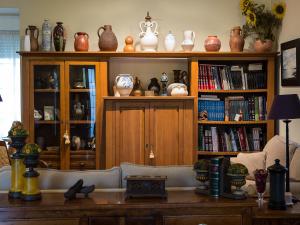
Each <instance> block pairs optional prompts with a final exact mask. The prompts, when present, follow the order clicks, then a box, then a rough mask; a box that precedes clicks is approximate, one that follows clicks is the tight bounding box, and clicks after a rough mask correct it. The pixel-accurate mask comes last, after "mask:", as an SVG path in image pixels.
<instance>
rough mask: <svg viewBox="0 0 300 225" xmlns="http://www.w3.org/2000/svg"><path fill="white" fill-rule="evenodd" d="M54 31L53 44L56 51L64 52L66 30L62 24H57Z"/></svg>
mask: <svg viewBox="0 0 300 225" xmlns="http://www.w3.org/2000/svg"><path fill="white" fill-rule="evenodd" d="M56 24H57V25H56V26H55V27H54V29H53V43H54V48H55V51H64V50H65V46H66V39H65V30H64V27H63V26H62V24H63V23H62V22H56Z"/></svg>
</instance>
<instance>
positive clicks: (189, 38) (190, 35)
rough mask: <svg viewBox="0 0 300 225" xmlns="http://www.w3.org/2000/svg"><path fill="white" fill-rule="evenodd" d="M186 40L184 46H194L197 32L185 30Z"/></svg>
mask: <svg viewBox="0 0 300 225" xmlns="http://www.w3.org/2000/svg"><path fill="white" fill-rule="evenodd" d="M183 36H184V40H183V42H182V45H193V44H194V42H195V32H194V31H192V30H185V31H184V32H183Z"/></svg>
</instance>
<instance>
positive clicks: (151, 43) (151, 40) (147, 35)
mask: <svg viewBox="0 0 300 225" xmlns="http://www.w3.org/2000/svg"><path fill="white" fill-rule="evenodd" d="M157 27H158V25H157V22H155V21H152V22H151V17H150V16H149V12H147V16H146V17H145V21H141V22H140V29H141V33H140V35H139V36H140V39H141V42H140V43H141V49H142V51H145V52H156V50H157V45H158V38H157V35H158V32H157ZM152 28H153V31H152Z"/></svg>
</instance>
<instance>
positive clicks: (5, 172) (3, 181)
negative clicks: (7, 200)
mask: <svg viewBox="0 0 300 225" xmlns="http://www.w3.org/2000/svg"><path fill="white" fill-rule="evenodd" d="M10 175H11V167H10V166H3V167H2V168H0V190H1V191H2V190H8V189H9V188H10Z"/></svg>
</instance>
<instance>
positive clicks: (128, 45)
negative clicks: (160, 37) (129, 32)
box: [123, 36, 135, 52]
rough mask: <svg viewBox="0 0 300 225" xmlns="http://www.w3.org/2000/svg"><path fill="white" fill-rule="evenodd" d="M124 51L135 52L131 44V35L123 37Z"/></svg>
mask: <svg viewBox="0 0 300 225" xmlns="http://www.w3.org/2000/svg"><path fill="white" fill-rule="evenodd" d="M123 51H124V52H135V48H134V45H133V37H131V36H127V37H126V38H125V47H124V49H123Z"/></svg>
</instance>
